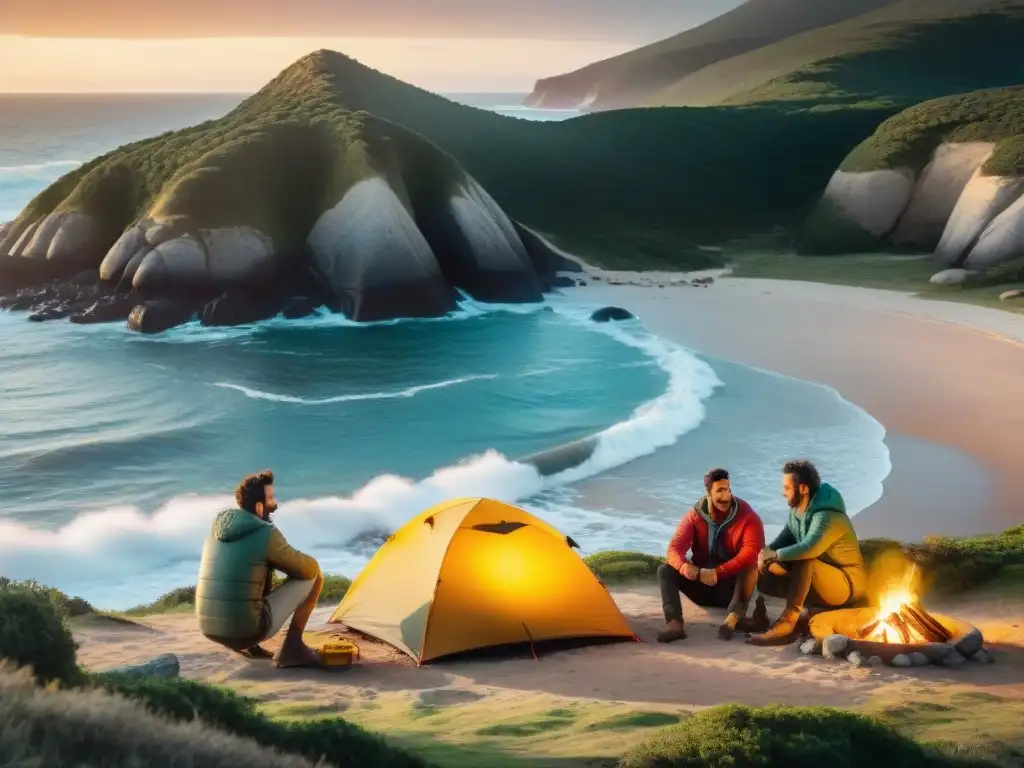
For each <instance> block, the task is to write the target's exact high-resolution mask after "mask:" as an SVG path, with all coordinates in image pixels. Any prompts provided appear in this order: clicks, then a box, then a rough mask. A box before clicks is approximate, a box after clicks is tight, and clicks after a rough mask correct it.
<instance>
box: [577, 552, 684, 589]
mask: <svg viewBox="0 0 1024 768" xmlns="http://www.w3.org/2000/svg"><path fill="white" fill-rule="evenodd" d="M584 562H585V563H586V564H587V565H588V566H589V568H590V570H591V571H593V572H594V575H596V576H597V578H599V579H601V581H603V582H604V583H605V584H625V583H628V582H631V581H653V580H654V578H655V577H656V576H657V573H658V566H660V565H661V564H662V563H663V562H665V558H663V557H657V556H656V555H647V554H644V553H643V552H622V551H618V550H611V551H608V552H595V553H594V554H592V555H589V556H588V557H586V558H585V559H584Z"/></svg>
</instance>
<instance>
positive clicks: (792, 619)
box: [747, 608, 800, 645]
mask: <svg viewBox="0 0 1024 768" xmlns="http://www.w3.org/2000/svg"><path fill="white" fill-rule="evenodd" d="M799 620H800V611H798V610H795V609H793V608H786V609H785V610H784V611H783V612H782V614H781V615H780V616H779V618H778V619H777V620H776V621H775V623H774V624H772V626H771V628H769V629H768V630H767V631H766V632H761V633H760V634H756V635H751V636H750V637H748V638H747V642H748V643H750V644H751V645H788V644H789V643H791V642H793V641H794V640H795V639H796V626H797V622H798V621H799Z"/></svg>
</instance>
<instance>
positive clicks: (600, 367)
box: [0, 94, 889, 608]
mask: <svg viewBox="0 0 1024 768" xmlns="http://www.w3.org/2000/svg"><path fill="white" fill-rule="evenodd" d="M241 98H243V97H242V96H198V97H197V96H170V97H168V96H147V97H124V96H120V97H107V96H101V97H61V98H58V99H53V98H52V97H50V98H43V97H6V96H5V97H0V220H3V219H5V218H13V216H14V215H16V214H17V211H18V210H20V208H21V207H22V206H24V205H25V203H26V202H28V200H30V199H31V197H32V196H33V195H34V194H36V193H37V192H38V191H40V190H41V189H43V188H45V186H46V185H47V184H48V183H50V182H51V181H53V180H54V179H56V178H58V177H59V176H60V175H61V174H62V173H65V172H66V171H67V170H68V169H69V168H72V167H74V165H75V164H77V163H78V162H81V161H82V160H85V159H88V158H90V157H92V156H95V155H96V154H98V153H100V152H104V151H107V150H109V149H112V148H114V147H116V146H118V145H120V144H122V143H125V142H126V141H132V140H135V139H138V138H143V137H145V136H148V135H152V134H155V133H159V132H162V131H164V130H169V129H173V128H178V127H183V126H185V125H189V124H194V123H196V122H198V121H201V120H205V119H209V118H211V117H217V116H218V115H220V114H223V113H224V112H225V111H227V110H229V109H230V108H231V107H233V106H234V105H235V104H236V103H238V101H240V100H241ZM454 98H457V99H459V100H462V101H465V102H466V103H471V104H474V105H476V106H480V107H482V108H486V109H493V110H495V111H498V112H502V113H504V114H510V115H512V116H516V117H521V118H525V119H565V118H567V117H571V116H572V114H567V113H557V114H555V113H548V112H539V111H537V110H526V109H523V108H521V107H518V106H517V104H518V103H520V102H521V95H516V94H512V95H510V94H490V95H487V94H460V95H457V96H455V97H454ZM593 309H595V307H593V306H590V305H588V303H587V301H586V292H585V291H575V292H568V293H566V294H555V295H552V296H551V297H550V298H549V299H548V300H546V301H545V302H543V303H541V304H538V305H529V306H495V305H482V304H478V303H476V302H473V301H471V300H469V299H468V298H467V299H466V300H465V301H464V302H463V303H462V305H461V307H460V309H459V311H457V312H455V313H453V314H452V315H451V316H449V317H447V318H442V319H439V320H431V321H406V322H389V323H377V324H355V323H351V322H348V321H346V320H345V319H344V318H341V317H321V318H312V319H307V320H301V321H291V322H286V321H283V320H275V321H270V322H266V323H260V324H257V325H255V326H252V327H243V328H233V329H204V328H201V327H198V326H187V327H183V328H178V329H175V330H172V331H170V332H168V333H166V334H162V335H160V336H155V337H142V336H138V335H135V334H131V333H129V332H127V330H126V329H125V328H124V327H123V326H121V325H118V324H114V325H101V326H92V327H88V326H74V325H71V324H69V323H66V322H60V321H58V322H50V323H40V324H33V323H27V322H25V320H24V317H23V316H19V315H12V314H8V313H0V392H2V396H0V492H2V493H0V574H2V575H6V576H8V577H12V578H16V579H22V578H33V579H37V580H39V581H41V582H44V583H47V584H52V585H54V586H57V587H59V588H60V589H63V590H65V591H67V592H70V593H73V594H76V595H80V596H82V597H85V598H87V599H89V600H91V601H92V602H94V603H95V604H97V605H101V606H104V607H109V608H125V607H128V606H131V605H135V604H138V603H141V602H145V601H149V600H152V599H154V598H155V597H157V596H159V595H160V594H162V593H164V592H166V591H168V590H169V589H172V588H174V587H177V586H180V585H183V584H188V583H192V582H194V579H195V571H196V567H197V565H198V555H199V552H200V549H201V546H202V540H203V537H204V535H205V533H206V531H207V530H208V527H209V523H210V519H211V517H212V515H213V514H214V513H215V512H216V511H217V510H219V509H221V508H223V507H225V506H227V505H229V504H230V503H231V493H232V491H233V489H234V486H235V485H236V483H237V482H238V480H239V479H241V477H242V476H243V475H244V474H247V473H248V472H251V471H254V470H258V469H263V468H271V469H273V470H274V471H275V473H276V475H277V488H278V495H279V498H280V499H281V502H282V504H281V509H280V510H279V512H278V514H277V520H278V522H279V524H280V525H281V527H282V529H283V530H284V531H285V533H286V535H287V536H288V538H289V539H290V540H291V541H292V542H293V543H294V544H295V545H296V546H298V547H300V548H302V549H305V550H307V551H310V552H312V553H313V554H315V555H316V556H317V557H318V558H320V559H321V561H322V563H323V565H324V567H325V569H326V570H328V571H331V572H335V573H344V574H347V575H350V576H354V575H355V574H356V572H357V571H358V570H359V568H360V567H362V565H363V564H365V562H366V561H367V559H368V558H369V557H370V556H371V555H372V553H373V551H374V548H375V546H376V542H378V541H379V536H380V535H382V534H387V533H389V532H391V531H393V530H394V529H395V528H396V527H398V526H399V525H401V523H402V522H403V521H404V520H406V519H408V518H409V517H410V516H412V515H414V514H416V513H417V512H418V511H420V510H422V509H423V508H425V507H427V506H429V505H431V504H434V503H437V502H439V501H441V500H443V499H446V498H450V497H453V496H463V495H485V496H491V497H495V498H500V499H503V500H506V501H510V502H514V503H518V504H521V505H522V506H524V507H526V508H528V509H531V510H533V511H535V512H536V513H538V514H540V515H542V516H543V517H545V518H546V519H547V520H549V521H550V522H552V523H553V524H555V525H556V526H558V527H560V528H561V529H562V530H564V531H565V532H566V533H567V534H570V535H572V536H573V538H574V539H576V540H577V541H578V542H579V543H580V544H581V546H582V548H583V550H584V551H585V552H594V551H598V550H602V549H609V548H632V549H639V550H643V551H647V552H652V553H660V552H662V551H663V550H664V547H665V544H666V542H667V539H668V537H669V536H670V535H671V532H672V529H673V528H674V526H675V524H676V522H677V521H678V518H679V516H680V515H681V514H682V513H683V512H684V511H685V509H686V508H687V507H688V506H689V505H690V504H692V503H693V501H694V500H695V499H696V498H697V497H698V496H699V495H700V493H701V492H702V486H701V477H702V475H703V473H704V472H705V471H706V470H707V468H708V467H709V466H711V465H724V466H727V467H729V468H730V469H731V470H732V472H733V477H734V486H735V487H736V489H737V493H739V494H740V495H742V496H743V497H744V498H746V499H747V500H749V501H751V502H752V503H753V504H754V505H755V508H757V509H758V511H759V512H760V513H761V514H762V516H763V517H764V519H765V520H766V523H767V524H768V527H769V529H770V530H777V528H778V526H779V524H780V523H781V522H782V520H784V516H785V509H784V505H783V503H782V501H781V499H780V498H779V491H778V483H779V477H778V470H779V466H780V464H781V462H782V461H783V460H785V459H787V458H792V457H793V456H807V457H809V458H812V459H814V460H815V461H816V462H817V463H818V465H819V467H820V468H821V469H822V472H823V474H826V475H827V476H828V477H829V479H830V480H832V481H833V482H835V483H836V484H837V485H838V486H839V487H840V488H841V489H842V490H843V492H844V495H845V496H846V498H847V501H848V503H849V506H850V508H851V510H852V511H854V512H856V511H858V510H860V509H863V508H864V507H866V506H868V505H869V504H871V503H872V502H873V501H875V500H876V499H877V498H878V497H879V496H880V494H881V481H882V479H883V478H884V477H885V476H886V474H887V473H888V471H889V457H888V450H887V449H886V447H885V445H884V443H883V438H884V435H885V431H884V429H883V428H882V426H881V425H880V424H878V423H877V422H876V421H875V420H874V419H872V418H871V417H870V416H869V415H868V414H866V413H864V412H863V411H861V410H860V409H858V408H856V407H855V406H853V405H852V404H850V403H848V402H846V401H845V400H843V399H842V398H841V397H840V396H839V395H838V394H837V393H836V392H834V391H833V390H830V389H827V388H825V387H821V386H818V385H813V384H808V383H806V382H800V381H795V380H792V379H787V378H784V377H779V376H775V375H773V374H768V373H765V372H762V371H756V370H753V369H750V368H746V367H744V366H741V365H738V364H736V363H732V362H729V361H724V360H717V359H713V358H706V357H702V356H699V355H697V354H695V353H693V352H692V351H690V350H687V349H684V348H682V347H679V346H678V345H675V344H673V343H671V342H669V341H667V340H664V339H661V338H658V337H656V336H654V335H652V334H651V333H649V332H648V331H647V330H646V329H645V328H644V326H643V322H642V320H643V319H642V317H641V318H639V319H637V320H633V321H629V322H626V323H611V324H596V323H592V322H590V321H589V315H590V312H591V311H592V310H593ZM797 409H799V411H800V415H801V418H800V420H799V425H798V426H797V425H796V422H795V420H794V418H793V416H792V414H793V413H795V412H796V410H797ZM591 435H599V438H598V441H599V442H598V449H597V450H596V451H595V453H594V454H593V456H592V457H591V458H590V459H589V460H588V461H587V462H586V463H584V464H583V465H581V466H579V467H576V468H574V469H571V470H568V471H566V472H564V473H562V474H560V475H555V476H553V477H547V478H542V477H541V476H540V475H539V474H538V473H537V472H536V470H534V469H533V467H531V466H529V465H527V464H524V463H521V462H520V461H518V459H521V458H522V457H524V456H527V455H529V454H532V453H535V452H538V451H542V450H546V449H550V448H554V447H557V446H559V445H562V444H564V443H567V442H570V441H573V440H576V439H579V438H581V437H587V436H591Z"/></svg>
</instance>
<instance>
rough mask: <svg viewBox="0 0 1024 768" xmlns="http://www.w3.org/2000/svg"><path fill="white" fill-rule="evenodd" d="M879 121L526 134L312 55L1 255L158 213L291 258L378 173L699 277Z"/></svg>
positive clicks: (78, 174)
mask: <svg viewBox="0 0 1024 768" xmlns="http://www.w3.org/2000/svg"><path fill="white" fill-rule="evenodd" d="M888 114H889V112H888V111H886V110H880V111H877V112H871V111H863V112H861V113H859V114H856V115H852V116H843V115H834V114H827V113H824V114H818V113H812V112H804V113H801V114H798V115H790V114H787V113H785V112H784V111H780V110H776V109H771V108H768V109H761V108H754V109H735V108H728V109H699V110H698V109H659V110H634V111H619V112H608V113H601V114H594V115H588V116H584V117H580V118H575V119H572V120H567V121H564V122H532V121H526V120H519V119H515V118H510V117H504V116H500V115H497V114H494V113H492V112H488V111H485V110H481V109H475V108H471V107H467V106H464V105H461V104H456V103H454V102H451V101H448V100H447V99H444V98H441V97H439V96H436V95H434V94H431V93H429V92H427V91H424V90H421V89H419V88H416V87H414V86H411V85H408V84H406V83H403V82H401V81H399V80H397V79H395V78H393V77H390V76H388V75H385V74H382V73H379V72H376V71H374V70H372V69H370V68H368V67H365V66H363V65H361V64H359V63H358V62H356V61H354V60H352V59H350V58H348V57H346V56H344V55H342V54H339V53H335V52H331V51H318V52H315V53H313V54H310V55H309V56H306V57H304V58H303V59H302V60H300V61H299V62H297V63H296V64H294V65H292V66H291V67H289V68H287V69H286V70H285V71H284V72H282V73H281V74H280V75H279V76H278V77H276V78H275V79H274V80H273V81H271V82H270V83H269V84H268V85H267V86H265V87H264V88H263V89H262V90H261V91H260V92H259V93H257V94H255V95H253V96H252V97H250V98H249V99H247V100H246V101H245V102H243V103H242V104H240V105H239V106H238V107H237V108H236V109H235V110H233V111H232V112H231V113H229V114H228V115H226V116H224V117H223V118H221V119H219V120H213V121H209V122H206V123H203V124H202V125H198V126H195V127H192V128H188V129H185V130H182V131H177V132H172V133H167V134H164V135H161V136H158V137H155V138H152V139H147V140H145V141H141V142H137V143H135V144H132V145H128V146H126V147H122V148H120V149H118V150H115V151H114V152H111V153H108V154H107V155H105V156H103V157H100V158H96V159H95V160H93V161H91V162H89V163H87V164H85V165H84V166H82V167H81V168H79V169H76V170H75V171H73V172H71V173H69V174H68V175H66V176H65V177H63V178H62V179H60V180H59V181H58V182H56V183H55V184H54V185H52V186H51V187H50V188H48V189H47V190H45V191H44V192H43V193H41V194H40V195H39V196H38V197H37V198H36V199H34V200H33V201H32V202H31V203H30V205H29V206H28V207H27V209H26V210H25V211H24V212H23V214H22V216H21V217H20V218H19V220H18V222H16V223H15V225H14V228H13V232H12V233H11V234H9V235H8V237H7V240H6V241H5V244H0V250H3V248H4V247H6V248H7V250H10V249H11V247H12V245H15V244H17V243H18V241H19V239H21V238H22V237H24V235H25V231H26V230H27V229H28V228H29V227H30V226H32V224H33V223H36V222H39V221H40V220H41V219H42V217H44V216H45V215H46V214H48V213H51V212H71V211H86V212H90V213H94V214H97V215H100V216H101V217H102V219H103V221H104V222H105V225H104V226H105V227H106V228H107V229H106V231H104V232H102V233H100V234H99V235H97V239H98V240H101V241H102V243H103V245H108V244H109V243H110V242H111V238H116V236H117V235H118V234H119V233H121V232H123V231H126V230H128V228H129V227H130V226H131V225H132V223H133V221H135V219H136V218H137V217H139V216H142V215H159V216H164V217H172V219H173V217H175V216H177V217H178V220H180V221H182V222H183V223H185V224H188V223H190V224H191V226H192V227H193V228H195V227H196V226H197V225H201V226H212V225H217V224H221V225H226V224H229V223H236V224H237V223H246V222H254V221H255V222H258V223H261V225H262V226H263V227H264V228H265V229H266V230H267V232H268V233H269V234H271V235H272V236H274V237H276V238H278V239H279V240H280V241H281V243H282V244H283V248H282V249H283V250H285V251H287V250H288V247H289V246H294V245H297V244H298V242H299V240H300V236H301V235H302V234H303V233H304V232H308V231H309V227H310V226H311V224H312V222H313V221H314V220H315V217H316V215H318V214H319V212H320V211H321V210H323V208H324V206H327V205H328V204H329V202H330V201H333V200H336V199H337V196H338V194H340V193H341V192H342V191H343V190H344V189H346V188H347V187H348V186H351V185H352V184H353V183H355V182H356V181H357V180H358V179H360V178H363V177H364V176H365V175H366V174H367V173H368V172H369V170H368V169H369V168H370V167H371V166H372V167H373V168H374V169H379V168H380V167H386V168H388V169H389V170H388V171H387V172H388V173H389V174H390V177H391V178H394V179H398V178H399V177H400V178H401V179H402V180H403V183H404V184H405V185H406V186H407V187H409V189H407V193H408V194H411V195H413V196H416V195H420V197H423V196H426V197H431V196H436V195H437V194H440V192H439V190H441V189H442V188H444V187H445V185H448V186H451V185H452V184H455V183H457V182H458V183H461V182H460V179H461V174H462V173H463V171H464V172H466V173H468V174H470V175H471V176H472V178H473V179H475V180H476V181H478V182H479V183H480V185H482V187H483V188H484V189H486V190H487V192H488V193H489V194H490V195H491V196H493V198H494V199H495V200H496V201H497V203H498V205H500V207H501V208H502V210H504V211H505V212H507V213H508V214H509V215H510V216H512V217H513V218H514V219H516V220H518V221H520V222H522V223H523V224H525V225H527V226H529V227H532V228H534V229H536V230H538V231H541V232H543V233H546V234H548V235H549V236H551V237H552V238H553V239H554V241H555V242H556V243H557V244H558V245H561V246H563V247H565V248H567V249H569V250H572V251H574V252H579V253H580V254H581V255H584V256H585V257H587V258H589V259H592V260H594V261H595V262H597V263H600V264H602V265H606V266H616V265H620V266H621V265H628V266H634V267H635V266H674V267H700V266H708V265H710V264H712V263H714V262H713V258H712V257H711V256H709V255H708V254H707V253H706V252H703V251H700V250H698V249H696V248H694V247H692V246H694V245H696V244H699V243H701V242H706V241H709V240H716V239H721V238H726V237H733V236H738V235H742V234H744V233H748V232H756V231H762V230H765V229H771V228H772V227H774V226H789V225H790V224H792V223H793V222H794V221H796V220H797V218H798V216H799V215H800V213H802V211H803V210H804V209H805V208H806V207H807V206H809V205H810V204H812V203H813V200H814V198H815V197H816V196H817V194H818V192H819V191H820V189H821V188H822V187H823V186H824V184H825V183H826V182H827V180H828V177H829V175H830V174H831V172H832V170H833V169H834V168H835V166H836V165H837V164H838V163H839V162H840V161H841V160H842V158H843V157H844V156H845V155H846V153H847V152H848V151H849V150H850V148H852V147H853V146H855V145H856V144H857V143H859V142H860V141H861V140H863V139H864V138H865V137H866V136H868V135H870V133H871V132H872V131H873V130H874V127H875V126H876V125H877V123H878V122H880V121H881V120H882V119H883V118H884V117H887V116H888ZM371 115H372V116H371ZM399 126H404V127H406V128H408V129H410V130H411V131H412V132H414V133H412V134H409V133H403V132H402V131H401V130H400V128H399ZM388 137H390V138H388ZM420 137H422V139H426V140H427V141H426V142H424V141H422V139H421V138H420ZM389 142H390V143H389ZM431 144H433V145H434V146H435V147H437V148H440V149H441V150H443V152H444V153H436V152H435V151H434V150H432V149H431V148H430V145H431ZM385 146H390V149H385ZM387 158H390V159H387ZM456 162H457V166H456ZM382 163H383V166H382ZM388 163H390V165H388ZM374 172H377V171H376V170H375V171H374ZM325 173H326V174H327V175H325ZM426 184H429V185H432V186H431V189H432V190H433V191H430V192H429V194H428V192H427V191H426V190H425V189H424V185H426ZM409 185H412V186H409ZM399 186H401V185H399ZM412 187H416V189H412ZM417 190H418V191H417ZM766 190H771V194H766ZM414 207H415V206H414ZM79 250H81V249H79ZM51 255H52V254H51ZM121 266H126V264H125V263H121Z"/></svg>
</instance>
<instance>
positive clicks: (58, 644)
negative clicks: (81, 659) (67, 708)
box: [0, 584, 79, 683]
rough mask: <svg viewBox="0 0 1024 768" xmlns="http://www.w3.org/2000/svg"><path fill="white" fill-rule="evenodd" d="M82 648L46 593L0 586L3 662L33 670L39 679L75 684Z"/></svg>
mask: <svg viewBox="0 0 1024 768" xmlns="http://www.w3.org/2000/svg"><path fill="white" fill-rule="evenodd" d="M77 650H78V645H77V644H76V643H75V639H74V637H73V636H72V635H71V629H70V628H69V627H68V625H67V621H66V619H65V617H64V615H63V614H62V613H61V609H60V606H59V604H58V603H57V602H56V601H54V600H53V599H52V598H51V597H50V595H49V594H48V590H45V589H33V588H31V587H28V586H24V585H20V584H7V585H5V586H0V659H7V660H8V661H11V662H13V663H14V664H16V665H17V666H19V667H21V666H30V667H31V668H32V671H33V673H34V674H35V676H36V679H37V680H39V681H40V682H43V683H48V682H50V681H51V680H60V681H65V682H67V681H71V680H74V679H75V678H76V677H77V676H78V674H79V672H78V665H77V662H76V661H75V654H76V652H77Z"/></svg>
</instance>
